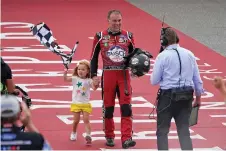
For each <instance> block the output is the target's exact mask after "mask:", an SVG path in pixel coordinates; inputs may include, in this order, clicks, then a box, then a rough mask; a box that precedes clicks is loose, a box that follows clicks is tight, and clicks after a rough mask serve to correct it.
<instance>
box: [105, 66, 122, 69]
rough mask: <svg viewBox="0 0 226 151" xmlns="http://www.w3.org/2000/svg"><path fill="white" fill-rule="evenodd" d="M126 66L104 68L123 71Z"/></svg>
mask: <svg viewBox="0 0 226 151" xmlns="http://www.w3.org/2000/svg"><path fill="white" fill-rule="evenodd" d="M123 69H124V66H104V70H123Z"/></svg>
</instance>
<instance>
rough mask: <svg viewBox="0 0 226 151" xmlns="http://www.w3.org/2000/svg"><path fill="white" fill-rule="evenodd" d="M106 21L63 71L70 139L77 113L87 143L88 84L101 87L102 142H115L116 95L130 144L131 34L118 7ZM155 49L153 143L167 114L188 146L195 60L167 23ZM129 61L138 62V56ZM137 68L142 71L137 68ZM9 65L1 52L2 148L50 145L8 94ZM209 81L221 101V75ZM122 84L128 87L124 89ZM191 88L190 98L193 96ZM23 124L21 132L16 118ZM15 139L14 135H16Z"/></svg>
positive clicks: (198, 90) (198, 88)
mask: <svg viewBox="0 0 226 151" xmlns="http://www.w3.org/2000/svg"><path fill="white" fill-rule="evenodd" d="M107 20H108V24H109V27H108V28H107V29H106V30H103V31H101V32H97V33H96V34H95V36H94V41H93V48H92V53H91V58H90V61H88V60H82V61H80V62H79V63H78V64H77V66H76V67H75V68H74V70H73V74H72V76H68V75H67V74H68V70H65V72H64V77H63V79H64V81H65V82H70V83H71V84H72V86H73V90H72V103H71V107H70V111H71V112H72V113H73V116H74V118H73V126H72V132H71V134H70V140H71V141H75V140H77V134H78V129H77V126H78V124H79V122H80V115H81V114H82V115H83V121H84V126H85V130H86V136H85V141H86V144H87V145H91V144H92V137H91V124H90V120H89V119H90V114H91V113H92V106H91V103H90V95H91V91H90V89H93V90H97V88H98V87H101V89H102V91H101V96H102V99H103V108H102V109H103V131H104V134H105V138H106V143H105V144H106V146H110V147H113V146H115V142H114V139H115V133H114V130H115V125H114V120H113V113H114V107H115V98H116V97H117V98H118V100H119V105H120V113H121V122H120V123H121V143H122V148H124V149H127V148H130V147H134V146H135V145H136V141H134V140H133V138H132V136H133V135H132V134H133V127H132V115H133V113H132V107H131V97H132V92H133V91H132V86H131V75H130V69H129V68H128V62H129V61H130V59H128V60H127V61H125V56H127V55H129V54H132V53H133V52H134V50H135V49H136V47H135V38H134V35H133V33H132V32H130V31H126V30H123V29H121V24H122V14H121V12H120V11H119V10H111V11H109V12H108V15H107ZM160 40H161V51H160V53H159V54H158V56H157V57H156V60H155V63H154V67H153V73H152V75H151V77H150V83H151V84H152V85H159V87H160V88H159V91H158V94H157V130H156V135H157V148H158V150H168V149H169V147H168V133H169V129H170V123H171V119H172V118H174V119H175V122H176V126H177V131H178V136H179V142H180V145H181V148H182V149H183V150H193V145H192V140H191V137H190V132H189V117H190V114H191V110H192V107H194V106H201V95H202V94H203V93H204V89H203V82H202V80H201V77H200V74H199V69H198V65H197V62H196V59H195V56H194V54H193V53H192V52H191V51H190V50H188V49H186V48H183V47H181V46H180V45H179V37H178V35H177V33H176V32H175V31H174V30H173V29H172V28H162V32H161V38H160ZM99 55H101V57H102V60H103V73H102V75H101V78H99V77H98V74H97V69H98V62H99V61H98V58H99ZM132 62H135V63H138V62H139V59H137V60H136V59H134V60H133V61H132ZM141 72H142V71H141ZM12 77H13V76H12V71H11V68H10V67H9V65H8V64H7V63H5V62H4V60H3V59H2V58H1V149H2V150H7V149H11V150H36V149H38V150H51V147H50V145H49V144H48V142H47V141H46V140H45V139H44V137H43V136H42V134H41V133H40V132H39V131H38V129H37V128H36V127H35V125H34V124H33V123H32V119H31V113H30V111H29V109H28V107H27V106H26V104H25V103H24V102H19V100H18V98H17V97H16V96H15V95H13V93H14V92H16V91H17V90H16V89H15V85H14V82H15V81H13V78H12ZM213 85H214V86H215V87H216V88H217V89H218V90H219V92H220V93H221V94H222V96H223V97H224V100H225V102H226V81H225V80H223V79H222V77H215V79H214V81H213ZM126 88H127V90H128V91H125V89H126ZM194 94H195V96H196V98H195V99H193V95H194ZM18 120H19V121H20V122H21V123H23V124H24V125H25V126H26V131H25V132H21V131H20V129H19V126H18V125H17V121H18ZM18 140H20V141H18Z"/></svg>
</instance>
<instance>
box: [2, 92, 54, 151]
mask: <svg viewBox="0 0 226 151" xmlns="http://www.w3.org/2000/svg"><path fill="white" fill-rule="evenodd" d="M0 102H1V150H51V147H50V146H49V144H48V143H47V142H46V141H45V139H44V137H43V136H42V135H41V134H40V133H39V132H38V130H37V128H36V127H35V126H34V124H33V123H32V120H31V114H30V111H29V109H28V108H27V105H26V104H25V103H24V102H19V100H18V99H17V97H16V96H15V95H10V94H3V95H1V101H0ZM21 110H22V112H21ZM18 120H19V121H20V122H21V123H22V124H23V125H24V126H25V127H26V129H27V131H28V132H21V129H20V127H19V126H18V125H17V122H18Z"/></svg>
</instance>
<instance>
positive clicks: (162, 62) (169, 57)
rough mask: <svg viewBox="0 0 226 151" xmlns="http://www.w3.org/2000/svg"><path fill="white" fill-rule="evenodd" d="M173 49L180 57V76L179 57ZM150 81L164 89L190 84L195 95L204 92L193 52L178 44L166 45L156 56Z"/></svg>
mask: <svg viewBox="0 0 226 151" xmlns="http://www.w3.org/2000/svg"><path fill="white" fill-rule="evenodd" d="M174 49H177V50H178V52H179V55H180V58H181V76H180V74H179V72H180V62H179V58H178V55H177V52H176V51H175V50H174ZM150 81H151V84H152V85H157V84H159V85H160V88H161V89H165V90H166V89H171V88H176V87H183V86H192V87H194V90H195V93H196V95H197V96H200V95H201V94H202V93H204V90H203V82H202V80H201V77H200V74H199V69H198V65H197V62H196V58H195V56H194V54H193V53H192V52H191V51H189V50H187V49H185V48H182V47H180V46H179V44H173V45H170V46H168V47H166V48H165V50H164V51H163V52H162V53H160V54H159V55H158V56H157V57H156V60H155V64H154V67H153V72H152V75H151V77H150Z"/></svg>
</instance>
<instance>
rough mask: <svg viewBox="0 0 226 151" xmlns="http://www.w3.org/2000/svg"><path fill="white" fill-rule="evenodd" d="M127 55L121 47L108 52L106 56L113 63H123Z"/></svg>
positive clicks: (115, 47) (112, 48)
mask: <svg viewBox="0 0 226 151" xmlns="http://www.w3.org/2000/svg"><path fill="white" fill-rule="evenodd" d="M125 53H126V52H125V50H123V49H122V48H121V47H120V46H113V47H111V48H110V49H109V50H108V51H107V52H106V56H108V57H109V58H110V59H111V60H112V61H113V62H122V61H123V60H124V58H123V57H124V56H125Z"/></svg>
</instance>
